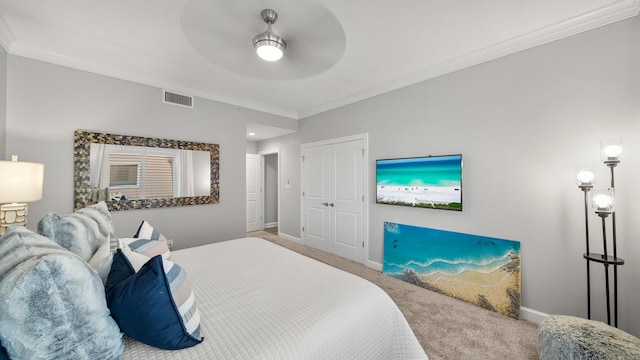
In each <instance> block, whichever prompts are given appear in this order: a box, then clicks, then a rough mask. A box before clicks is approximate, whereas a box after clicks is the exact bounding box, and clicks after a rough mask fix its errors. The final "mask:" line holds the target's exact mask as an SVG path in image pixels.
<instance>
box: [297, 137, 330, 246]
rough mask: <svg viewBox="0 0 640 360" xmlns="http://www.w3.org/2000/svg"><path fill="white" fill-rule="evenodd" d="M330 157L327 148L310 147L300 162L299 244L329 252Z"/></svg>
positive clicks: (328, 148)
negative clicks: (301, 231)
mask: <svg viewBox="0 0 640 360" xmlns="http://www.w3.org/2000/svg"><path fill="white" fill-rule="evenodd" d="M330 163H331V153H330V147H329V146H318V147H310V148H307V149H305V150H304V153H303V158H302V176H303V180H302V181H303V184H304V186H303V189H302V192H303V215H304V216H303V219H302V220H303V221H302V224H303V225H302V226H303V228H304V231H303V233H302V235H303V236H302V241H303V243H304V244H306V245H309V246H312V247H314V248H317V249H320V250H323V251H326V252H330V251H331V239H330V235H331V217H330V207H329V206H328V204H329V202H330V194H331V181H329V180H330V179H331V167H330Z"/></svg>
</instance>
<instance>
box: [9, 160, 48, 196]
mask: <svg viewBox="0 0 640 360" xmlns="http://www.w3.org/2000/svg"><path fill="white" fill-rule="evenodd" d="M43 179H44V165H43V164H38V163H32V162H24V161H0V203H13V202H31V201H36V200H40V199H42V183H43Z"/></svg>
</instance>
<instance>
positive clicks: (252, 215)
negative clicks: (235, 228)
mask: <svg viewBox="0 0 640 360" xmlns="http://www.w3.org/2000/svg"><path fill="white" fill-rule="evenodd" d="M261 198H262V197H261V196H260V155H256V154H247V232H249V231H256V230H262V206H261V205H260V201H261Z"/></svg>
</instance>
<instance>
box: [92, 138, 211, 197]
mask: <svg viewBox="0 0 640 360" xmlns="http://www.w3.org/2000/svg"><path fill="white" fill-rule="evenodd" d="M90 151H91V190H96V189H105V188H106V189H108V192H109V194H110V197H111V198H112V199H116V200H121V199H122V200H124V199H154V198H167V197H185V196H207V195H209V191H210V188H211V183H210V176H209V152H208V151H195V150H182V149H163V148H151V147H144V146H122V145H107V144H96V143H92V144H91V150H90Z"/></svg>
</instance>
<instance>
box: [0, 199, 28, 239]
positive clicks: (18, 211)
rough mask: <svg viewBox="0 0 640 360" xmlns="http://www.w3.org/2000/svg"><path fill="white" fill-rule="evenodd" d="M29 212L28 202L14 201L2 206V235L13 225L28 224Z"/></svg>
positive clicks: (0, 221)
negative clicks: (19, 202)
mask: <svg viewBox="0 0 640 360" xmlns="http://www.w3.org/2000/svg"><path fill="white" fill-rule="evenodd" d="M28 214H29V206H28V205H27V204H18V203H13V204H5V205H2V206H0V236H1V235H4V234H5V233H6V232H7V229H8V228H9V226H11V225H22V226H27V215H28Z"/></svg>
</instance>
